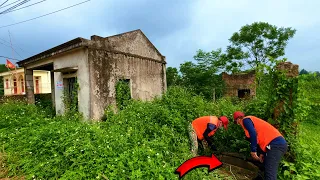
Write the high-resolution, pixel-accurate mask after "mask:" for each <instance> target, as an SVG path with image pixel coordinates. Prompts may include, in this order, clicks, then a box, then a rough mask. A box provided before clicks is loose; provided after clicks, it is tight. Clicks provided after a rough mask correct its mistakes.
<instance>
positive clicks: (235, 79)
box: [222, 71, 256, 98]
mask: <svg viewBox="0 0 320 180" xmlns="http://www.w3.org/2000/svg"><path fill="white" fill-rule="evenodd" d="M255 78H256V76H255V71H251V72H248V73H237V74H231V75H229V74H227V73H225V72H223V73H222V79H223V80H224V82H225V85H226V93H225V96H229V97H239V98H248V97H253V96H255V95H256V86H255Z"/></svg>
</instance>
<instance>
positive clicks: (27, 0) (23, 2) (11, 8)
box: [0, 0, 30, 14]
mask: <svg viewBox="0 0 320 180" xmlns="http://www.w3.org/2000/svg"><path fill="white" fill-rule="evenodd" d="M29 1H30V0H24V1H22V2H20V3H18V4H16V5H14V6H12V7H10V8H8V9H6V10H4V11H2V12H0V14H3V13H6V12H10V11H11V10H13V9H15V8H17V7H19V6H22V5H23V4H25V3H27V2H29Z"/></svg>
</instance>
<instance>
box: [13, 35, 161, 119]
mask: <svg viewBox="0 0 320 180" xmlns="http://www.w3.org/2000/svg"><path fill="white" fill-rule="evenodd" d="M18 65H19V66H20V67H24V69H25V82H26V83H25V89H26V97H27V100H28V102H29V103H34V83H33V72H34V71H33V70H47V71H51V92H52V93H51V96H52V99H53V101H52V102H53V107H54V108H55V110H56V113H57V114H63V113H64V112H65V109H64V103H63V94H64V92H65V91H67V92H68V93H71V92H72V91H73V87H74V86H75V82H77V84H78V85H79V90H78V91H77V97H78V111H79V112H82V113H83V115H84V116H85V117H86V118H87V119H94V120H99V119H100V118H101V117H102V116H103V114H104V110H105V108H106V107H107V106H108V105H110V104H115V103H116V98H115V95H116V91H115V85H116V83H117V82H118V81H119V80H125V81H126V82H128V83H129V86H130V93H131V98H134V99H141V100H150V99H152V98H153V97H155V96H160V95H161V94H162V93H164V92H165V91H166V88H167V87H166V61H165V57H164V56H163V55H161V53H160V52H159V51H158V50H157V49H156V48H155V46H154V45H153V44H152V43H151V42H150V41H149V39H148V38H147V37H146V36H145V35H144V33H143V32H142V31H141V30H134V31H130V32H126V33H122V34H118V35H114V36H109V37H100V36H97V35H93V36H91V39H90V40H88V39H84V38H75V39H73V40H71V41H68V42H66V43H63V44H61V45H58V46H56V47H53V48H51V49H49V50H46V51H44V52H41V53H39V54H37V55H34V56H32V57H29V58H27V59H24V60H22V61H20V62H18Z"/></svg>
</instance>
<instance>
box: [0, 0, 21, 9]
mask: <svg viewBox="0 0 320 180" xmlns="http://www.w3.org/2000/svg"><path fill="white" fill-rule="evenodd" d="M19 1H22V0H18V1H15V2H12V3H10V4H7V5H5V6H2V7H0V9H2V8H5V7H7V6H10V5H11V4H14V3H16V2H19Z"/></svg>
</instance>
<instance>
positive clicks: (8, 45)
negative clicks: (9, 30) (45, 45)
mask: <svg viewBox="0 0 320 180" xmlns="http://www.w3.org/2000/svg"><path fill="white" fill-rule="evenodd" d="M11 38H13V37H11ZM13 39H14V38H13ZM0 40H2V41H3V42H5V43H7V44H5V43H2V42H0V44H3V45H5V46H7V47H10V42H8V41H6V40H5V39H3V38H0ZM8 44H9V45H8ZM13 45H14V44H13V43H12V46H13ZM15 46H16V47H17V48H19V49H20V50H21V51H23V52H26V51H25V50H23V49H22V48H21V47H19V46H18V45H17V44H15ZM13 47H14V46H13ZM16 53H17V54H18V52H16ZM29 53H30V52H29ZM18 55H19V54H18ZM19 56H20V55H19ZM20 57H21V56H20Z"/></svg>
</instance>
